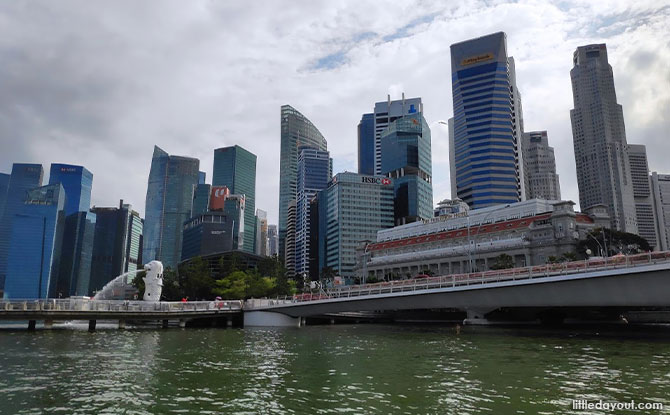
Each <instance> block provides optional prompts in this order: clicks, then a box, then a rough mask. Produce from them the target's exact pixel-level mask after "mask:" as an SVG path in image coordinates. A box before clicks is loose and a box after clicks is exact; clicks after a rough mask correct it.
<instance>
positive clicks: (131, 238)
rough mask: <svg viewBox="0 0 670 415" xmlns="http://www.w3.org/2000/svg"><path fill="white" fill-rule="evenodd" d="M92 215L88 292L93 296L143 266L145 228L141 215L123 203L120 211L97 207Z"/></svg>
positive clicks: (120, 203)
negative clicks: (141, 259) (93, 217)
mask: <svg viewBox="0 0 670 415" xmlns="http://www.w3.org/2000/svg"><path fill="white" fill-rule="evenodd" d="M91 211H92V212H93V213H95V215H96V223H95V234H94V238H93V253H92V260H91V278H90V284H89V288H88V290H89V293H90V294H93V293H95V292H96V291H98V290H100V289H101V288H102V287H104V286H105V284H107V283H108V282H109V281H111V280H112V279H114V278H115V277H117V276H119V275H121V274H123V273H124V272H128V271H135V270H137V269H138V266H139V265H141V264H140V262H141V261H140V250H141V249H142V246H141V245H142V239H143V236H142V235H143V224H142V219H141V218H140V215H139V214H138V213H137V212H136V211H134V210H133V209H132V206H131V205H129V204H124V203H123V200H121V201H120V202H119V207H94V208H93V209H91ZM147 262H148V261H147Z"/></svg>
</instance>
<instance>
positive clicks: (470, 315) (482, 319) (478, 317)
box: [463, 309, 493, 326]
mask: <svg viewBox="0 0 670 415" xmlns="http://www.w3.org/2000/svg"><path fill="white" fill-rule="evenodd" d="M491 311H493V310H482V309H469V310H465V312H466V313H467V317H466V318H465V319H464V320H463V325H464V326H465V325H470V326H487V325H489V324H491V322H490V321H489V320H488V319H487V318H486V314H488V313H490V312H491Z"/></svg>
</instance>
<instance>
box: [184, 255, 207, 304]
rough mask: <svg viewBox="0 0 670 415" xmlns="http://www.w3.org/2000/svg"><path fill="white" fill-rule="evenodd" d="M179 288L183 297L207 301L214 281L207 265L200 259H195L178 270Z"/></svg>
mask: <svg viewBox="0 0 670 415" xmlns="http://www.w3.org/2000/svg"><path fill="white" fill-rule="evenodd" d="M179 280H180V286H181V288H182V291H183V293H184V295H186V296H187V297H189V298H191V299H207V298H209V297H211V292H212V288H213V287H214V279H213V278H212V276H211V274H210V270H209V263H208V262H207V261H205V260H204V259H202V257H195V258H193V259H191V260H190V261H188V262H187V263H186V264H184V265H183V266H182V267H181V268H180V269H179Z"/></svg>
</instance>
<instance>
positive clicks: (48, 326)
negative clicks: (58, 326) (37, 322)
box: [44, 319, 54, 329]
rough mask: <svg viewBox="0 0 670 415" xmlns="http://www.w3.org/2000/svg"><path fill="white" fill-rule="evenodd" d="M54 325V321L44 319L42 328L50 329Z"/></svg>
mask: <svg viewBox="0 0 670 415" xmlns="http://www.w3.org/2000/svg"><path fill="white" fill-rule="evenodd" d="M53 327H54V321H53V320H51V319H48V320H44V328H45V329H52V328H53Z"/></svg>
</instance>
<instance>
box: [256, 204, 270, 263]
mask: <svg viewBox="0 0 670 415" xmlns="http://www.w3.org/2000/svg"><path fill="white" fill-rule="evenodd" d="M255 242H256V255H259V256H268V213H267V212H266V211H264V210H261V209H256V241H255Z"/></svg>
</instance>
